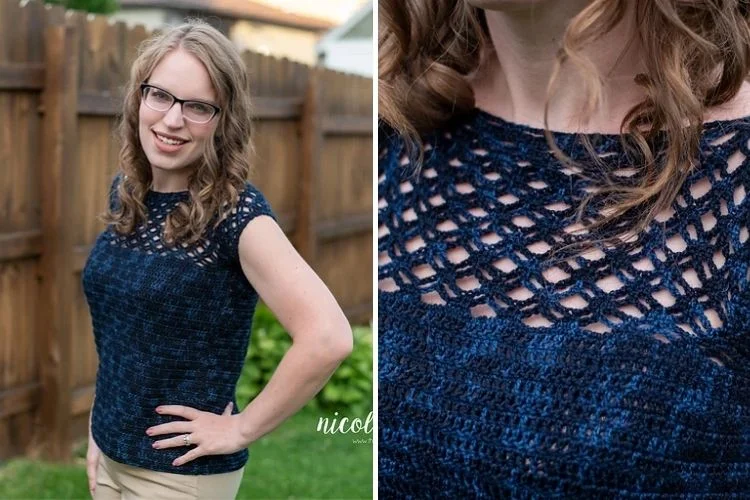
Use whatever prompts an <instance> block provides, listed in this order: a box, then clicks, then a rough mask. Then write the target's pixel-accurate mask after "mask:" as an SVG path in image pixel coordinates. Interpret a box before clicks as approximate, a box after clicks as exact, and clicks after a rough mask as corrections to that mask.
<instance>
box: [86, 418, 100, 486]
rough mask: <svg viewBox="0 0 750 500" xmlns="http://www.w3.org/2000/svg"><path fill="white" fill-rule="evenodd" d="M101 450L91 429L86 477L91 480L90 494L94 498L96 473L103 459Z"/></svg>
mask: <svg viewBox="0 0 750 500" xmlns="http://www.w3.org/2000/svg"><path fill="white" fill-rule="evenodd" d="M101 454H102V452H101V450H100V449H99V447H98V446H97V445H96V442H94V438H93V436H92V435H91V429H89V446H88V450H87V451H86V475H87V476H88V478H89V493H91V496H92V497H93V496H94V490H95V489H96V471H97V469H98V468H99V459H100V457H101Z"/></svg>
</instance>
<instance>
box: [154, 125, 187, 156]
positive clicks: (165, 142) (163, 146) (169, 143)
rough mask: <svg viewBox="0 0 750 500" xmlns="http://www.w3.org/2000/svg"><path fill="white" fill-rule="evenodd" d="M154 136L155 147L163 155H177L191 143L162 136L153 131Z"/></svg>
mask: <svg viewBox="0 0 750 500" xmlns="http://www.w3.org/2000/svg"><path fill="white" fill-rule="evenodd" d="M151 132H152V134H153V136H154V145H156V148H157V149H158V150H159V151H161V152H162V153H176V152H178V151H180V150H181V149H182V148H183V146H185V145H186V144H188V143H189V142H190V141H187V140H184V139H177V138H175V137H174V136H168V135H162V134H160V133H158V132H155V131H153V130H152V131H151Z"/></svg>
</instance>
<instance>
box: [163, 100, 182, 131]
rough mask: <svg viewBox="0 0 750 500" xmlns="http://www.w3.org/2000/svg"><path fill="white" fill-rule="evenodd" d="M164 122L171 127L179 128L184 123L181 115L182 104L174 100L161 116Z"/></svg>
mask: <svg viewBox="0 0 750 500" xmlns="http://www.w3.org/2000/svg"><path fill="white" fill-rule="evenodd" d="M163 121H164V123H165V124H166V125H167V126H168V127H171V128H180V127H182V126H183V125H184V124H185V120H184V118H183V116H182V104H181V103H179V102H176V103H174V104H173V105H172V107H171V108H169V109H168V110H167V112H166V113H165V114H164V118H163Z"/></svg>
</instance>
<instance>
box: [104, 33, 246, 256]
mask: <svg viewBox="0 0 750 500" xmlns="http://www.w3.org/2000/svg"><path fill="white" fill-rule="evenodd" d="M177 48H182V49H183V50H185V51H187V52H189V53H191V54H192V55H194V56H195V57H197V58H198V59H199V60H200V61H201V62H202V63H203V65H204V66H205V67H206V70H207V71H208V76H209V78H210V80H211V84H212V85H213V88H214V89H215V91H216V94H217V98H218V106H219V107H220V108H221V112H220V113H219V114H218V115H217V117H216V118H214V119H218V120H219V123H218V124H217V127H216V130H215V132H214V137H213V140H210V141H207V143H206V147H205V149H204V151H203V154H202V156H201V158H200V159H199V160H198V162H197V164H196V168H195V169H194V171H193V173H192V174H191V176H190V178H189V181H188V190H189V191H190V200H189V201H188V202H180V203H179V204H178V205H177V206H176V207H175V209H174V210H173V211H172V212H171V213H170V214H169V215H168V216H167V217H166V220H165V224H164V231H163V235H162V237H163V240H164V242H165V243H166V244H167V245H169V246H173V245H174V244H176V243H178V242H180V243H185V244H188V245H189V244H192V243H195V242H197V241H199V240H200V239H201V237H202V234H203V232H204V230H205V229H206V227H207V226H208V225H209V224H211V223H212V221H213V226H214V227H216V226H218V224H219V223H220V222H221V220H223V219H224V217H226V215H227V214H228V213H229V212H230V211H231V210H232V209H233V208H234V207H235V206H236V204H237V201H238V199H239V193H240V192H241V191H242V190H243V189H244V187H245V181H246V179H247V177H248V175H249V174H250V171H251V165H250V157H251V154H252V151H253V146H252V141H251V137H252V126H251V105H250V88H249V80H248V75H247V71H246V69H245V64H244V62H243V61H242V58H241V57H240V54H239V53H238V51H237V49H236V48H235V47H234V45H232V43H231V42H230V41H229V40H228V39H227V38H226V37H225V36H224V35H222V34H221V33H220V32H219V31H218V30H216V29H215V28H213V27H211V26H210V25H209V24H207V23H205V22H203V21H201V20H197V19H192V20H189V21H188V22H186V23H185V24H182V25H180V26H176V27H173V28H170V29H168V30H166V31H164V32H163V33H157V34H155V35H154V36H153V37H151V38H150V39H148V40H146V41H144V42H143V43H142V44H141V45H140V46H139V50H138V57H137V58H136V60H135V61H134V63H133V66H132V68H131V70H130V79H129V81H128V82H127V84H126V86H125V92H124V95H125V99H124V102H123V107H122V116H121V118H120V121H119V126H118V135H119V138H120V142H121V147H120V152H119V161H118V169H119V170H120V172H121V175H120V177H121V182H120V183H119V187H118V189H117V193H116V196H117V198H119V201H120V203H119V205H120V206H119V207H118V208H116V209H115V210H114V211H113V210H111V209H108V210H107V212H105V213H104V214H102V216H100V220H102V221H103V222H104V223H106V224H113V228H114V230H115V231H116V232H117V233H119V234H129V233H131V232H132V231H133V229H134V228H135V227H136V226H137V225H138V224H140V223H142V222H144V221H145V220H146V206H145V204H144V198H145V196H146V193H147V191H148V189H149V186H150V184H151V181H152V175H151V166H150V163H149V161H148V158H147V157H146V154H145V153H144V151H143V148H142V146H141V143H140V138H139V135H138V110H139V107H140V105H141V90H140V84H141V83H142V82H144V81H147V80H148V78H149V77H150V75H151V73H152V72H153V70H154V68H155V67H156V66H157V64H159V62H160V61H161V60H162V58H163V57H164V56H165V55H166V54H167V53H169V52H171V51H173V50H175V49H177Z"/></svg>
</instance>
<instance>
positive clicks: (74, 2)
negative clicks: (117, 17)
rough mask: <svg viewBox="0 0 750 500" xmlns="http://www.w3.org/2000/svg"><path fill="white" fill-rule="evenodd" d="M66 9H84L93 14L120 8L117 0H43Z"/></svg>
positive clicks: (109, 12)
mask: <svg viewBox="0 0 750 500" xmlns="http://www.w3.org/2000/svg"><path fill="white" fill-rule="evenodd" d="M44 1H45V3H52V4H57V5H62V6H63V7H65V8H66V9H74V10H85V11H86V12H92V13H95V14H111V13H113V12H115V11H116V10H118V9H119V8H120V4H119V3H118V1H117V0H44Z"/></svg>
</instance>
